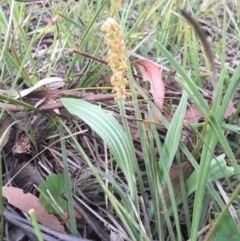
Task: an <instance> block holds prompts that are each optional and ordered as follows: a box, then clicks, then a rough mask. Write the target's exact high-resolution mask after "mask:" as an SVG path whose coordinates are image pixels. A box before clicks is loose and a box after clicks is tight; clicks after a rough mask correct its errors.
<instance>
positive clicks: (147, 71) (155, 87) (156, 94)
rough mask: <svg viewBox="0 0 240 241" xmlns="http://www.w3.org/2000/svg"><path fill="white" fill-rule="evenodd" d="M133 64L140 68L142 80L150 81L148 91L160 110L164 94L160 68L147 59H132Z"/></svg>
mask: <svg viewBox="0 0 240 241" xmlns="http://www.w3.org/2000/svg"><path fill="white" fill-rule="evenodd" d="M134 64H136V65H137V66H138V68H139V69H140V71H141V73H142V76H143V80H144V81H147V80H148V81H149V82H150V84H151V89H150V93H151V94H152V96H153V100H154V103H155V105H156V106H157V108H158V109H159V110H162V108H163V102H164V96H165V89H164V83H163V80H162V70H161V69H159V67H158V66H157V65H156V64H155V63H154V62H153V61H151V60H148V59H144V60H141V59H140V60H137V61H134Z"/></svg>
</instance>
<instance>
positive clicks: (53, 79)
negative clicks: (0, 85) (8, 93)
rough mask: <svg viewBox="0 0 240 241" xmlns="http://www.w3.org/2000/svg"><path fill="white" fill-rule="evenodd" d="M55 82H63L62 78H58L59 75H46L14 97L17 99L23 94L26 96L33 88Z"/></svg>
mask: <svg viewBox="0 0 240 241" xmlns="http://www.w3.org/2000/svg"><path fill="white" fill-rule="evenodd" d="M57 82H61V83H63V84H64V79H62V78H59V77H48V78H45V79H42V80H39V81H38V82H37V83H36V84H35V85H34V86H32V87H31V88H28V89H24V90H22V91H21V92H20V94H19V95H17V96H16V97H15V99H19V98H20V97H24V96H27V95H28V94H30V93H31V92H33V91H34V90H36V89H38V88H39V87H41V86H43V85H46V86H49V85H50V84H51V85H53V84H55V85H56V83H57Z"/></svg>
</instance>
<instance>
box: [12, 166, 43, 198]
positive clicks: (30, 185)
mask: <svg viewBox="0 0 240 241" xmlns="http://www.w3.org/2000/svg"><path fill="white" fill-rule="evenodd" d="M11 177H13V182H14V185H15V186H17V187H19V188H21V189H23V192H24V193H28V192H32V191H33V189H34V184H35V185H37V186H39V185H40V184H41V183H42V182H43V181H44V180H43V178H42V177H41V175H40V174H39V172H38V170H37V169H36V168H35V167H34V166H32V165H31V164H30V163H27V162H22V163H19V164H17V166H16V167H15V168H14V169H13V171H12V172H11Z"/></svg>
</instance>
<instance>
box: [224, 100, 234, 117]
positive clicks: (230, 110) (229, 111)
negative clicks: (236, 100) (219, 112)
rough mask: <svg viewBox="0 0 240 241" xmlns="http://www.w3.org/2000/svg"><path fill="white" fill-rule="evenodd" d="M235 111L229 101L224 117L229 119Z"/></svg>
mask: <svg viewBox="0 0 240 241" xmlns="http://www.w3.org/2000/svg"><path fill="white" fill-rule="evenodd" d="M235 111H236V109H235V107H234V104H233V102H232V101H231V100H230V101H229V103H228V107H227V110H226V112H225V115H224V117H225V118H229V117H230V116H231V115H232V114H233V113H234V112H235Z"/></svg>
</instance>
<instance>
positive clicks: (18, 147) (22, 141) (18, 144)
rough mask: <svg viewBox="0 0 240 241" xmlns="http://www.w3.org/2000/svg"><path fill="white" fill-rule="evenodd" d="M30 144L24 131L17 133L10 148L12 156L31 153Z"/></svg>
mask: <svg viewBox="0 0 240 241" xmlns="http://www.w3.org/2000/svg"><path fill="white" fill-rule="evenodd" d="M30 149H31V144H30V140H29V137H28V136H27V135H26V133H25V132H24V131H19V132H18V133H17V137H16V141H15V144H14V146H13V148H12V152H13V154H16V153H18V154H22V153H28V154H29V153H31V150H30Z"/></svg>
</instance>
